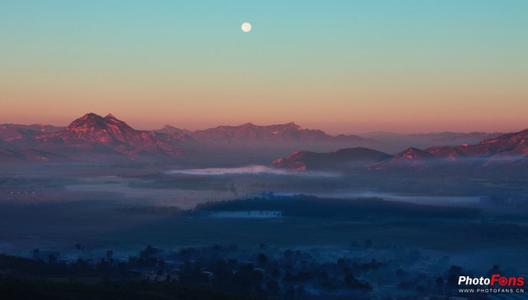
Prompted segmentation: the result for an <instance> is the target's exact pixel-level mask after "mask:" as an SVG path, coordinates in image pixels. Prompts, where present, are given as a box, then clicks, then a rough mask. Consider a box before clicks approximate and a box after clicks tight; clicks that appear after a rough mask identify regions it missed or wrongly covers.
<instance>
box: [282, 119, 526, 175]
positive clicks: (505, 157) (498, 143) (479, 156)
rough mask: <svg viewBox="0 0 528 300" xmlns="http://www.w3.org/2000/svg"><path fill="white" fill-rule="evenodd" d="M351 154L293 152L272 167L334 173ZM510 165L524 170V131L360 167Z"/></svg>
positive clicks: (348, 162)
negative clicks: (329, 159)
mask: <svg viewBox="0 0 528 300" xmlns="http://www.w3.org/2000/svg"><path fill="white" fill-rule="evenodd" d="M353 150H354V149H342V150H340V151H336V152H331V153H312V152H294V153H292V154H291V155H289V156H286V157H283V158H278V159H276V160H274V161H273V165H274V166H276V167H279V168H287V169H294V170H301V171H305V170H310V169H321V168H323V169H332V168H334V169H335V168H339V167H343V166H347V165H348V166H350V165H351V162H354V161H355V162H357V161H358V158H357V157H354V156H348V157H344V156H340V155H338V153H340V152H343V151H353ZM366 150H370V149H366ZM366 150H365V151H366ZM370 151H374V150H370ZM327 157H331V158H332V159H331V161H328V159H327ZM380 158H382V157H381V156H380ZM314 160H316V162H314ZM513 164H515V165H523V166H528V129H526V130H523V131H519V132H515V133H509V134H504V135H500V136H497V137H493V138H488V139H485V140H483V141H481V142H479V143H477V144H472V145H468V144H462V145H458V146H437V147H430V148H427V149H425V150H422V149H418V148H414V147H410V148H408V149H406V150H404V151H402V152H399V153H397V154H395V155H388V154H387V155H386V156H385V158H383V159H380V160H377V161H376V160H374V161H371V162H370V163H367V164H363V165H360V166H362V167H367V168H369V169H371V170H391V169H402V168H403V169H427V168H431V167H437V166H439V165H447V166H468V165H469V166H474V167H490V166H505V165H510V166H513ZM357 165H358V164H356V166H357ZM310 166H311V167H310Z"/></svg>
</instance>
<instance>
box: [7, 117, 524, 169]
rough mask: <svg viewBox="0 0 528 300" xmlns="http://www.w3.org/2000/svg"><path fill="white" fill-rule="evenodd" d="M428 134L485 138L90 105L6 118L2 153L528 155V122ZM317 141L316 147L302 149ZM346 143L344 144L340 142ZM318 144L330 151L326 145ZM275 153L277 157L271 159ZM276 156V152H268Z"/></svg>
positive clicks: (294, 164) (426, 158)
mask: <svg viewBox="0 0 528 300" xmlns="http://www.w3.org/2000/svg"><path fill="white" fill-rule="evenodd" d="M423 136H425V137H426V138H425V139H426V140H429V139H431V138H432V137H433V140H434V139H435V138H436V137H440V138H439V139H440V140H443V139H449V140H453V139H454V140H457V141H458V140H463V141H466V140H472V139H474V138H475V137H481V136H482V137H485V138H484V139H483V140H481V141H480V142H478V143H473V144H468V143H462V144H459V145H454V146H451V145H442V144H440V146H433V147H427V148H425V149H424V148H417V147H410V148H408V149H406V150H405V151H401V152H399V153H397V154H394V155H390V154H387V153H384V152H380V151H377V150H373V148H374V149H380V148H381V149H383V145H384V144H386V141H385V142H383V141H381V142H380V141H376V140H373V139H371V138H368V137H367V138H365V137H361V136H357V135H337V136H336V135H330V134H327V133H326V132H324V131H322V130H318V129H306V128H302V127H301V126H299V125H297V124H295V123H293V122H290V123H285V124H275V125H265V126H259V125H255V124H252V123H246V124H242V125H238V126H218V127H214V128H209V129H204V130H196V131H190V130H185V129H179V128H176V127H173V126H165V127H164V128H161V129H158V130H138V129H134V128H132V127H131V126H130V125H128V124H127V123H126V122H124V121H122V120H120V119H118V118H116V117H115V116H113V115H112V114H108V115H106V116H104V117H102V116H100V115H97V114H95V113H88V114H85V115H84V116H82V117H80V118H78V119H76V120H74V121H72V122H71V123H70V124H69V125H68V126H67V127H56V126H51V125H16V124H3V125H0V160H1V161H7V162H9V161H51V160H90V159H98V158H112V157H113V158H120V159H125V160H130V159H132V160H138V159H149V160H155V161H164V160H174V159H180V160H181V159H185V160H188V159H190V158H193V157H194V159H195V160H200V159H201V158H204V157H206V158H209V159H211V160H213V161H222V159H226V158H229V159H232V161H233V162H237V161H239V159H240V157H246V160H247V161H251V160H254V159H255V158H256V157H258V155H259V153H260V155H261V156H260V157H261V158H262V157H271V158H273V157H275V158H276V157H279V156H278V155H277V154H279V155H283V154H284V153H288V152H294V153H293V154H291V155H289V156H286V157H282V158H279V159H276V160H275V161H274V165H276V166H277V167H284V168H293V169H311V168H336V167H339V166H340V165H346V166H349V167H352V166H360V165H361V166H363V165H367V164H368V165H371V164H372V165H375V168H377V169H384V168H394V167H407V166H413V167H426V166H427V165H429V162H431V161H446V162H458V161H467V160H472V159H478V160H479V161H485V163H484V164H486V163H487V164H488V165H491V164H498V163H502V162H506V161H519V160H526V156H527V155H528V154H527V153H528V146H527V145H528V142H527V136H528V130H524V131H520V132H517V133H510V134H503V135H497V134H485V133H469V134H462V133H438V134H425V135H423ZM299 149H310V150H312V151H298V150H299ZM337 149H342V150H337ZM317 151H323V153H318V152H317ZM271 158H269V159H271ZM267 161H269V160H267Z"/></svg>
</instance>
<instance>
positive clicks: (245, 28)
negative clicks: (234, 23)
mask: <svg viewBox="0 0 528 300" xmlns="http://www.w3.org/2000/svg"><path fill="white" fill-rule="evenodd" d="M240 28H241V29H242V31H243V32H250V31H251V23H249V22H244V23H242V25H241V26H240Z"/></svg>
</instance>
